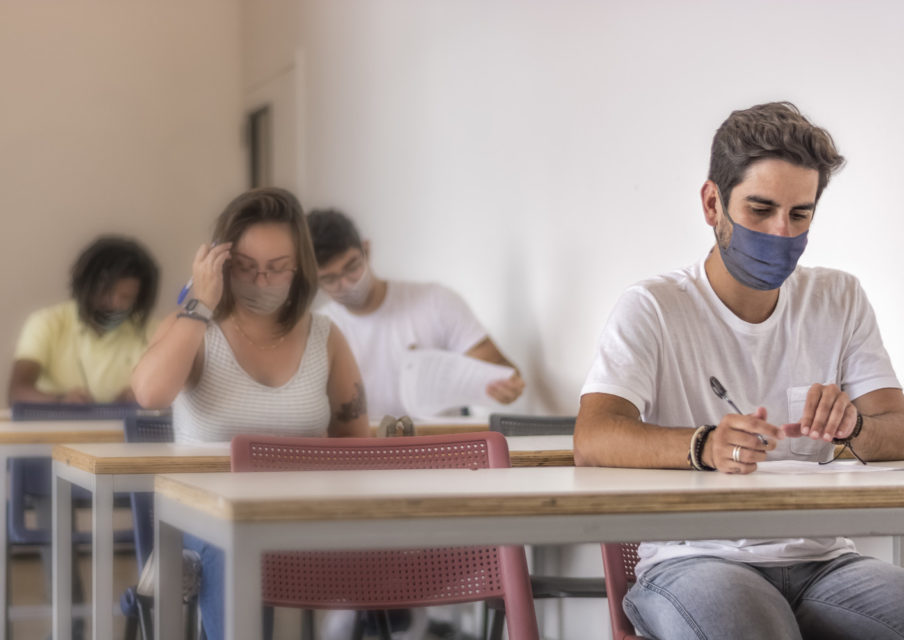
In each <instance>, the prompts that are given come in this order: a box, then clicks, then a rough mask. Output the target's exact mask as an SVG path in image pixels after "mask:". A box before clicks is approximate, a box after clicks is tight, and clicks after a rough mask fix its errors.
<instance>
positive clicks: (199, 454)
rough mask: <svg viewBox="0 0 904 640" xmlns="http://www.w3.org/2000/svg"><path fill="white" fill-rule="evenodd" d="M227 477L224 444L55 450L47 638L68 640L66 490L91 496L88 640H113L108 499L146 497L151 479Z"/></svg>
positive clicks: (110, 505) (119, 445)
mask: <svg viewBox="0 0 904 640" xmlns="http://www.w3.org/2000/svg"><path fill="white" fill-rule="evenodd" d="M217 471H218V472H228V471H229V443H228V442H224V443H214V444H209V445H208V444H205V445H184V444H181V445H177V444H174V443H161V442H155V443H110V444H83V445H70V444H67V445H59V446H56V447H54V449H53V475H54V482H53V491H54V495H53V501H54V523H53V572H54V573H53V575H54V580H53V630H54V631H53V634H54V636H53V637H54V638H57V639H58V640H62V639H67V640H68V638H70V635H71V624H70V622H69V621H70V619H71V617H72V575H71V570H72V559H71V546H70V545H68V544H65V541H66V540H68V539H69V538H70V537H71V536H72V521H71V518H69V517H68V516H69V514H70V513H71V511H70V504H71V496H72V486H73V485H76V486H79V487H83V488H85V489H87V490H88V491H90V492H92V494H93V496H92V497H93V500H92V504H91V522H92V531H93V536H92V556H91V557H92V559H91V569H92V574H93V579H92V594H93V595H92V598H91V603H92V604H91V613H92V619H93V625H92V627H93V637H94V638H95V639H108V638H112V637H113V602H114V594H113V495H114V494H116V493H123V492H129V491H152V490H153V487H154V474H157V473H177V472H192V473H208V472H217Z"/></svg>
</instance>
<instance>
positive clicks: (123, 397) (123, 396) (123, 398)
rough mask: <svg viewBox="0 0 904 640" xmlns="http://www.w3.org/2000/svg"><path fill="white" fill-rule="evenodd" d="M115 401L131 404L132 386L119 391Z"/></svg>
mask: <svg viewBox="0 0 904 640" xmlns="http://www.w3.org/2000/svg"><path fill="white" fill-rule="evenodd" d="M116 402H119V403H121V404H131V403H133V402H135V392H134V391H132V387H126V388H125V389H123V390H122V391H120V392H119V395H118V396H116Z"/></svg>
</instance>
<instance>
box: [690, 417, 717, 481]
mask: <svg viewBox="0 0 904 640" xmlns="http://www.w3.org/2000/svg"><path fill="white" fill-rule="evenodd" d="M715 429H716V425H714V424H704V425H702V426H700V427H698V428H697V430H696V431H694V435H693V436H691V444H690V448H689V450H688V453H687V460H688V463H689V464H690V466H691V468H692V469H695V470H697V471H715V470H716V468H715V467H711V466H709V465H708V464H705V463H704V462H703V447H705V446H706V440H707V439H708V438H709V434H711V433H712V432H713V431H715Z"/></svg>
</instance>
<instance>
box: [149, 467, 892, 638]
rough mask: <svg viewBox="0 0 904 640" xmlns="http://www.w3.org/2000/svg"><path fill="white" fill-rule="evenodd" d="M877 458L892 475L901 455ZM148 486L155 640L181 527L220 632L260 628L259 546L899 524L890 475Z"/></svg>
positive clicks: (822, 530)
mask: <svg viewBox="0 0 904 640" xmlns="http://www.w3.org/2000/svg"><path fill="white" fill-rule="evenodd" d="M887 466H895V467H897V468H899V469H904V462H899V463H890V464H888V465H887ZM374 473H379V474H380V479H379V482H377V481H374ZM302 474H303V477H302ZM302 482H303V483H304V487H305V491H304V492H303V493H302V492H300V491H299V490H298V488H299V486H300V483H302ZM155 492H156V498H155V527H156V530H157V531H156V539H157V549H158V553H157V555H156V558H157V563H158V566H157V570H158V578H159V579H158V582H157V593H156V607H155V629H156V633H157V634H158V635H157V637H158V638H174V637H177V635H178V633H179V632H180V629H181V626H180V625H181V622H180V620H181V615H182V608H181V602H180V597H179V594H180V593H181V592H180V589H179V584H180V580H181V577H180V574H181V567H182V561H181V549H182V532H183V531H185V532H188V533H191V534H194V535H196V536H198V537H201V538H203V539H206V540H209V541H210V542H212V543H213V544H216V545H219V546H221V547H222V548H223V549H224V550H225V552H226V578H225V583H226V608H225V610H226V614H227V616H228V617H227V621H226V624H227V638H230V639H232V640H236V639H239V638H242V639H244V638H252V637H257V636H258V635H259V633H260V628H261V606H260V603H261V580H260V556H261V553H262V552H264V551H268V550H288V549H298V550H313V549H367V548H371V549H373V548H404V547H417V546H424V545H430V546H442V545H468V544H505V543H510V544H533V543H538V544H550V543H559V544H561V543H579V542H580V543H587V542H594V543H595V542H613V541H630V540H670V539H679V540H680V539H695V538H696V539H706V538H740V537H771V536H820V535H836V534H845V535H894V534H900V533H902V532H904V472H902V471H888V472H876V473H851V472H847V473H839V474H825V475H812V474H811V475H778V474H766V473H754V474H751V475H746V476H728V475H724V474H718V473H699V472H692V471H663V470H641V469H611V468H591V467H583V468H575V467H546V468H510V469H480V470H459V469H441V470H405V471H378V472H372V471H370V472H359V471H313V472H276V473H273V472H266V473H249V474H207V475H182V474H180V475H163V476H158V477H157V479H156V481H155ZM236 576H241V578H240V579H236Z"/></svg>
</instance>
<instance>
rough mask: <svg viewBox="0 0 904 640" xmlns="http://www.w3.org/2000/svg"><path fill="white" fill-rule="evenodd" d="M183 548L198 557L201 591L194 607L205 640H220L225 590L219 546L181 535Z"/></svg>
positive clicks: (222, 559) (222, 554)
mask: <svg viewBox="0 0 904 640" xmlns="http://www.w3.org/2000/svg"><path fill="white" fill-rule="evenodd" d="M183 545H184V546H185V548H186V549H191V550H192V551H197V552H198V555H200V556H201V591H200V592H199V593H198V604H199V605H200V608H201V621H202V622H203V623H204V633H205V635H206V636H207V640H223V638H224V637H225V635H226V631H225V629H224V627H223V625H224V624H225V610H226V590H225V589H224V587H223V582H224V580H225V579H226V554H225V553H223V550H222V549H220V548H219V547H215V546H214V545H212V544H208V543H207V542H204V541H203V540H201V539H199V538H196V537H194V536H190V535H188V534H186V535H184V536H183Z"/></svg>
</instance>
